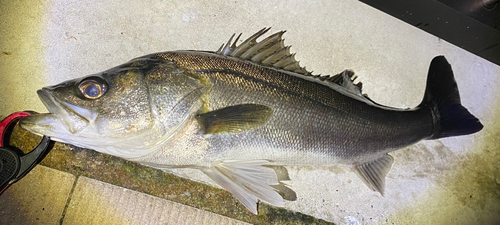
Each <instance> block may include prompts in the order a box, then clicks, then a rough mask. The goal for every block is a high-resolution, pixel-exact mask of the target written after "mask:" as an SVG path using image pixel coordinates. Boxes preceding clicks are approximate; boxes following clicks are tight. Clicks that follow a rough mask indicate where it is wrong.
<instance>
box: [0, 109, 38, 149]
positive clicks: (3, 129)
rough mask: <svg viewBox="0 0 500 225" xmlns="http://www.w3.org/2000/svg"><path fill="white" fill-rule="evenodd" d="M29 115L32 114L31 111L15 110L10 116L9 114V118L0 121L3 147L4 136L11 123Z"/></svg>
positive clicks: (0, 137) (0, 143) (0, 136)
mask: <svg viewBox="0 0 500 225" xmlns="http://www.w3.org/2000/svg"><path fill="white" fill-rule="evenodd" d="M29 115H31V113H29V112H15V113H12V114H10V115H9V116H7V118H5V119H4V120H2V122H0V147H3V136H4V135H5V133H6V132H7V128H8V127H9V125H11V124H12V123H13V122H15V121H17V120H18V119H21V118H23V117H26V116H29Z"/></svg>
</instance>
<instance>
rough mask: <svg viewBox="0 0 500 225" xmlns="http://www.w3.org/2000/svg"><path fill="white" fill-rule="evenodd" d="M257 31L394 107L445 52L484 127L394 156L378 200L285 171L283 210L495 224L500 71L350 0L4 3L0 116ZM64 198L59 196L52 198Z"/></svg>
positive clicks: (341, 182) (319, 171)
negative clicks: (50, 91) (353, 78)
mask: <svg viewBox="0 0 500 225" xmlns="http://www.w3.org/2000/svg"><path fill="white" fill-rule="evenodd" d="M266 26H272V27H273V29H272V30H273V31H278V30H287V33H286V34H285V36H284V37H285V39H286V42H287V44H291V45H292V46H293V47H292V51H293V52H296V53H297V59H299V60H300V61H301V65H303V66H306V67H307V68H308V69H309V70H313V71H314V72H315V73H320V74H334V73H337V72H340V71H342V70H344V69H347V68H349V69H353V70H354V71H355V72H356V73H357V74H358V76H359V77H360V80H361V81H362V82H363V89H364V92H366V93H368V95H369V96H370V97H371V98H372V99H374V100H375V101H377V102H379V103H381V104H384V105H389V106H393V107H403V108H406V107H414V106H416V105H417V104H418V103H419V102H420V100H421V98H422V96H423V91H424V88H425V79H426V74H427V70H428V66H429V63H430V60H431V59H432V58H433V57H434V56H436V55H445V56H446V58H447V59H448V61H449V62H450V64H451V65H452V67H453V70H454V72H455V78H456V80H457V83H458V86H459V90H460V93H461V98H462V104H463V105H465V106H466V107H467V108H468V109H469V110H470V111H471V113H472V114H474V115H476V116H477V117H478V118H479V119H480V120H481V122H482V123H483V124H484V125H485V128H484V129H483V130H482V131H481V132H479V133H477V134H474V135H470V136H464V137H454V138H447V139H442V140H438V141H424V142H421V143H418V144H416V145H414V146H411V147H408V148H406V149H403V150H399V151H396V152H394V153H392V156H393V157H394V158H395V163H394V165H393V167H392V170H391V171H390V172H389V174H388V177H387V180H386V193H385V197H382V196H380V195H379V194H377V193H374V192H371V191H369V190H368V189H367V188H366V187H365V186H364V184H363V183H362V182H361V181H360V180H358V178H357V177H356V175H354V173H352V172H350V171H349V168H347V167H343V166H337V167H331V168H314V167H289V168H288V169H289V173H290V176H291V179H292V180H291V182H288V184H289V185H290V187H291V188H292V189H293V190H295V191H296V193H297V195H298V199H297V201H294V202H286V204H285V208H286V209H288V210H291V211H297V212H302V213H305V214H308V215H312V216H315V217H317V218H321V219H324V220H326V221H331V222H337V223H342V224H357V223H363V224H365V223H366V224H373V223H382V224H385V223H396V224H408V223H414V224H422V223H429V222H431V223H434V224H470V223H472V222H475V223H479V224H494V223H500V218H499V217H498V215H497V213H498V211H499V210H500V201H499V200H500V193H499V186H500V174H499V173H498V171H500V164H499V162H500V154H499V148H500V147H499V146H500V145H499V142H500V141H499V138H498V137H499V135H500V131H499V129H498V127H500V124H499V123H500V120H499V119H500V118H499V113H498V112H499V111H500V109H499V104H498V103H499V100H498V99H500V98H499V97H500V96H499V95H500V94H499V93H498V91H497V90H496V87H498V86H499V85H500V78H499V75H500V67H499V66H497V65H494V64H492V63H489V62H488V61H486V60H483V59H481V58H479V57H477V56H475V55H472V54H470V53H468V52H466V51H464V50H462V49H460V48H458V47H456V46H453V45H451V44H449V43H447V42H446V41H444V40H441V39H439V38H437V37H435V36H432V35H429V34H427V33H424V32H423V31H421V30H419V29H417V28H415V27H413V26H410V25H408V24H405V23H403V22H401V21H399V20H397V19H395V18H392V17H390V16H388V15H386V14H384V13H382V12H380V11H377V10H376V9H373V8H371V7H369V6H367V5H364V4H363V3H360V2H357V1H348V0H342V1H326V0H325V1H295V2H294V3H293V4H290V3H288V1H275V2H270V1H260V0H259V1H251V2H250V1H249V2H247V1H218V2H217V3H216V4H214V2H212V1H192V0H187V1H168V2H167V1H156V0H149V1H123V0H122V1H118V0H112V1H106V2H102V1H76V0H75V1H73V0H71V1H45V2H44V3H40V2H38V1H23V2H18V1H3V0H2V1H0V28H1V29H0V35H1V38H0V50H1V51H2V54H0V74H2V75H1V76H0V106H1V107H0V117H2V118H3V117H5V116H7V115H8V114H10V113H12V112H15V111H21V110H35V111H39V112H45V111H46V110H45V108H44V107H43V105H42V104H41V102H40V101H39V100H38V97H37V96H36V90H37V89H39V88H41V87H43V86H46V85H52V84H56V83H59V82H62V81H65V80H68V79H72V78H76V77H81V76H83V75H88V74H92V73H97V72H100V71H103V70H105V69H108V68H110V67H113V66H116V65H118V64H121V63H123V62H126V61H128V60H130V59H132V58H134V57H137V56H141V55H145V54H149V53H153V52H159V51H167V50H181V49H193V50H216V49H217V48H218V47H219V46H220V44H222V43H224V42H226V41H227V39H228V38H229V37H230V36H231V35H232V34H233V33H240V32H243V33H244V34H243V37H248V36H249V35H251V34H253V33H254V32H256V31H258V30H259V29H261V28H262V27H266ZM41 170H45V169H41ZM47 170H50V169H48V168H47ZM42 174H43V172H42ZM51 174H52V173H51ZM56 174H57V172H56ZM54 176H59V175H55V174H54ZM61 176H69V177H71V175H61ZM40 177H44V176H43V175H40ZM44 179H54V177H51V178H44ZM68 179H76V180H78V181H70V183H71V184H72V185H73V183H75V182H77V183H78V182H80V181H81V182H87V183H89V185H90V186H91V185H94V184H95V183H96V182H97V183H98V182H99V181H94V180H92V181H88V180H86V179H85V178H68ZM199 179H201V178H199ZM18 185H22V184H18ZM74 185H78V184H74ZM74 185H73V186H71V187H73V188H72V189H74V188H75V186H74ZM103 185H106V184H103ZM84 187H86V186H84ZM66 192H67V190H58V193H59V194H57V193H56V194H55V195H56V196H59V197H55V198H60V196H65V194H64V193H66ZM100 193H101V192H95V194H96V195H98V194H100ZM136 195H140V194H136ZM2 198H4V196H2ZM148 198H149V197H144V199H148ZM156 201H157V200H156V199H155V200H151V202H152V203H153V202H156ZM158 201H161V200H158ZM13 204H14V203H13ZM20 204H21V203H20ZM23 204H24V205H23ZM23 204H21V205H22V207H21V206H20V208H23V207H26V205H28V203H23ZM69 205H71V204H64V206H65V207H68V206H69ZM73 206H78V204H75V205H73ZM116 208H119V207H118V206H117V207H116ZM54 210H56V209H54ZM57 210H60V209H57ZM57 210H56V211H57ZM63 211H65V212H67V209H66V210H64V208H63ZM35 213H36V214H37V215H38V213H40V215H41V214H42V213H41V212H35ZM117 213H118V212H117ZM69 215H71V214H69ZM117 215H122V214H117ZM26 218H31V217H28V216H27V217H26ZM40 218H41V217H40ZM59 219H60V218H59ZM30 221H31V220H30ZM35 221H36V220H35ZM75 221H76V220H75ZM130 221H131V222H130V223H135V222H134V221H137V220H130ZM55 223H57V221H56V222H55ZM138 223H142V222H138ZM40 224H42V223H40Z"/></svg>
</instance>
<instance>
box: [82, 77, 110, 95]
mask: <svg viewBox="0 0 500 225" xmlns="http://www.w3.org/2000/svg"><path fill="white" fill-rule="evenodd" d="M78 89H80V92H81V93H82V94H83V96H85V98H88V99H98V98H100V97H101V96H102V95H104V94H105V93H106V90H107V85H106V83H105V82H104V81H101V80H100V79H99V80H97V79H88V80H84V81H82V82H81V83H80V85H78Z"/></svg>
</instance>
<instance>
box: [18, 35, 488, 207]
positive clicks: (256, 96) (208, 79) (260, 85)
mask: <svg viewBox="0 0 500 225" xmlns="http://www.w3.org/2000/svg"><path fill="white" fill-rule="evenodd" d="M267 31H268V29H263V30H261V31H259V32H258V33H257V34H255V35H253V36H252V37H250V38H249V39H247V40H246V41H244V42H243V43H242V44H240V45H239V46H236V42H237V41H235V42H234V43H232V39H230V40H229V42H228V43H227V44H226V45H223V46H222V47H221V49H219V50H218V51H217V52H200V51H174V52H163V53H156V54H151V55H147V56H143V57H140V58H136V59H134V60H132V61H130V62H128V63H126V64H124V65H121V66H118V67H115V68H112V69H110V70H108V71H105V72H102V73H100V74H95V75H91V76H87V77H84V78H81V79H75V80H71V81H68V82H65V83H62V84H60V85H56V86H53V87H47V88H43V89H42V90H40V91H39V92H38V93H39V95H40V97H41V99H42V101H43V102H44V103H45V105H46V106H47V108H48V110H49V112H50V113H48V114H39V115H34V116H30V117H27V118H25V119H23V120H22V121H21V126H22V127H23V128H25V129H27V130H30V131H32V132H34V133H37V134H40V135H47V136H50V137H51V138H52V139H53V140H57V141H61V142H64V143H69V144H73V145H76V146H80V147H84V148H90V149H94V150H96V151H99V152H103V153H106V154H111V155H115V156H119V157H123V158H126V159H128V160H131V161H136V162H140V163H142V164H145V165H148V166H153V167H157V168H162V169H171V168H195V169H199V170H201V171H203V172H204V173H205V174H206V175H208V176H209V177H210V178H212V179H213V180H214V181H215V182H216V183H218V184H219V185H221V186H222V187H224V188H225V189H227V190H228V191H230V192H231V193H232V194H233V195H234V196H235V197H236V198H238V199H239V200H240V201H241V202H242V203H243V204H244V205H245V206H246V207H247V208H248V209H249V210H251V211H252V212H254V213H257V209H256V207H257V206H256V203H257V201H258V200H264V201H267V202H269V203H271V204H274V205H280V204H282V202H283V199H282V197H281V196H280V195H279V194H278V193H277V192H276V191H275V189H273V188H272V187H271V186H270V185H277V184H278V183H279V182H278V179H277V176H276V174H275V172H274V170H273V169H271V168H268V167H265V166H263V165H266V164H274V165H314V166H319V165H322V166H328V165H333V164H338V163H340V164H347V165H351V166H352V167H353V168H354V169H355V171H356V172H357V174H358V175H359V177H360V178H361V179H362V180H363V181H364V182H365V183H366V184H367V185H368V187H370V188H371V189H372V190H376V191H379V192H380V193H381V194H383V192H384V180H385V175H386V173H387V172H388V171H389V169H390V167H391V165H392V162H393V159H392V157H391V156H390V155H388V154H387V153H389V152H391V151H394V150H397V149H400V148H403V147H405V146H408V145H411V144H414V143H416V142H418V141H420V140H423V139H436V138H442V137H448V136H456V135H465V134H471V133H475V132H477V131H479V130H481V129H482V125H481V123H480V122H479V121H478V120H477V119H476V118H475V117H474V116H473V115H471V114H470V113H469V112H468V111H467V109H465V108H464V107H463V106H462V105H461V104H460V98H459V95H458V89H457V86H456V83H455V80H454V78H453V72H452V70H451V66H450V65H449V64H448V63H447V61H446V59H444V57H442V56H441V57H436V58H435V59H434V60H433V61H432V63H431V67H430V69H429V75H428V81H427V89H426V93H425V96H424V100H423V101H422V103H421V104H420V105H419V106H418V107H416V108H414V109H407V110H403V109H396V108H391V107H387V106H382V105H380V104H377V103H375V102H373V101H372V100H371V99H369V98H368V97H367V96H365V95H363V94H362V92H361V83H357V84H354V83H353V80H354V78H355V76H354V73H353V72H352V71H347V70H346V71H344V72H342V73H340V74H337V75H335V76H318V75H312V74H311V73H309V72H307V71H306V70H305V69H304V68H302V67H300V66H299V65H298V62H296V61H295V59H294V58H293V55H292V54H290V52H289V47H286V46H284V44H283V39H282V38H281V36H282V34H283V32H279V33H276V34H274V35H271V36H269V37H268V38H266V39H264V40H262V41H260V42H257V41H256V39H257V38H258V37H260V36H261V35H263V34H264V33H265V32H267ZM238 38H239V37H238Z"/></svg>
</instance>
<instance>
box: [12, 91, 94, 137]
mask: <svg viewBox="0 0 500 225" xmlns="http://www.w3.org/2000/svg"><path fill="white" fill-rule="evenodd" d="M37 94H38V97H39V98H40V100H42V102H43V104H44V105H45V107H46V108H47V110H48V111H49V113H43V114H34V115H30V116H27V117H25V118H23V119H22V120H21V121H20V126H21V127H22V128H24V129H26V130H28V131H31V132H33V133H37V134H40V135H47V136H57V134H58V133H60V132H63V131H62V130H63V129H64V131H67V132H69V133H71V134H75V133H78V132H80V131H82V130H83V129H85V128H86V127H87V126H88V125H89V123H90V121H92V120H93V119H95V117H96V116H95V115H96V113H94V112H93V111H92V110H89V109H85V108H82V107H79V106H76V105H73V104H70V103H67V102H64V101H62V100H60V99H58V98H56V97H54V95H53V94H52V91H51V90H50V89H48V88H43V89H41V90H38V91H37Z"/></svg>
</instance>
